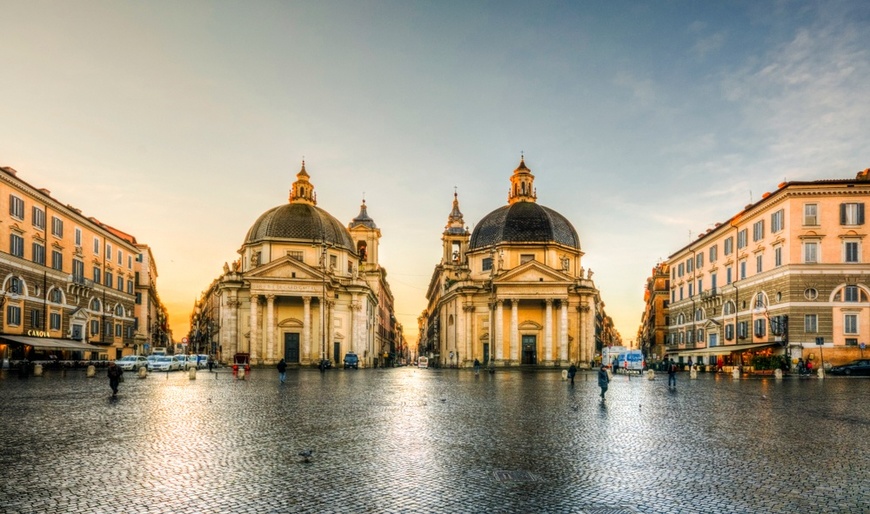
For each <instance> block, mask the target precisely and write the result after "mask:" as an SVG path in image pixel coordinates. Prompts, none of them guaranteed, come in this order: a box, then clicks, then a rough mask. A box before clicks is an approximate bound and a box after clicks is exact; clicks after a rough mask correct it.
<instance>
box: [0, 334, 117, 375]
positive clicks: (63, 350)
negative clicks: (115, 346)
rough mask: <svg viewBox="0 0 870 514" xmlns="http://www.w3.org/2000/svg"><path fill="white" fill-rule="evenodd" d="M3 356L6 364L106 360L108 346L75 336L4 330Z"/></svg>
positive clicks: (0, 341) (0, 349)
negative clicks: (8, 331)
mask: <svg viewBox="0 0 870 514" xmlns="http://www.w3.org/2000/svg"><path fill="white" fill-rule="evenodd" d="M0 356H2V358H3V367H4V368H5V367H9V366H12V367H15V366H16V365H18V363H20V362H23V361H27V362H31V363H32V362H48V363H56V364H58V365H61V364H62V363H65V362H66V363H75V362H80V361H97V360H106V359H107V358H108V354H107V353H106V348H101V347H99V346H94V345H91V344H88V343H85V342H83V341H76V340H74V339H53V338H50V337H35V336H22V335H12V334H0Z"/></svg>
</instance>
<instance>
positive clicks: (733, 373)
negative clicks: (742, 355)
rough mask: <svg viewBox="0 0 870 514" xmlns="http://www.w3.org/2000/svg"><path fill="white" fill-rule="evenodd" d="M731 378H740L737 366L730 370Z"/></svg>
mask: <svg viewBox="0 0 870 514" xmlns="http://www.w3.org/2000/svg"><path fill="white" fill-rule="evenodd" d="M731 378H740V368H739V367H738V366H734V367H733V368H731Z"/></svg>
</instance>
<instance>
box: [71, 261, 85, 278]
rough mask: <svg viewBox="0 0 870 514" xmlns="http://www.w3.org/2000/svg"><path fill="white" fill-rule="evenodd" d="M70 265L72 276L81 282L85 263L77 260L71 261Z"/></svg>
mask: <svg viewBox="0 0 870 514" xmlns="http://www.w3.org/2000/svg"><path fill="white" fill-rule="evenodd" d="M72 264H73V266H72V274H73V276H74V277H75V278H77V279H79V281H81V280H82V279H84V278H85V263H84V262H82V261H80V260H78V259H73V261H72Z"/></svg>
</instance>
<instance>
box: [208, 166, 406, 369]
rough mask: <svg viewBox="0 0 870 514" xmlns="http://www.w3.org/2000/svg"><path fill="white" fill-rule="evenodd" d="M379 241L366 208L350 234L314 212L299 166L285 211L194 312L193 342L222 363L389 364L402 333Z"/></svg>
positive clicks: (255, 231) (255, 232)
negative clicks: (355, 360)
mask: <svg viewBox="0 0 870 514" xmlns="http://www.w3.org/2000/svg"><path fill="white" fill-rule="evenodd" d="M380 238H381V232H380V229H378V227H377V225H376V224H375V222H374V220H373V219H372V218H371V217H369V215H368V212H367V209H366V204H365V200H363V203H362V205H361V207H360V212H359V215H358V216H357V217H356V218H354V219H353V220H352V221H351V222H350V223H349V224H348V225H347V227H345V226H344V225H343V224H342V223H341V222H339V221H338V220H337V219H336V218H335V217H333V216H332V215H331V214H329V213H328V212H326V211H325V210H323V209H321V208H320V207H317V196H316V194H315V191H314V185H313V184H312V183H311V181H310V176H309V175H308V172H307V171H306V169H305V162H304V161H303V163H302V169H301V170H300V171H299V173H298V174H297V175H296V181H295V182H294V183H293V185H292V188H291V190H290V195H289V202H288V203H285V204H283V205H279V206H277V207H274V208H272V209H269V210H267V211H266V212H264V213H263V214H262V215H261V216H260V217H259V218H257V220H256V221H255V222H254V224H253V225H251V228H250V229H249V230H248V233H247V235H246V236H245V240H244V243H243V244H242V247H241V249H239V251H238V253H239V256H240V257H239V259H238V260H237V261H235V262H233V264H232V265H229V264H224V272H223V274H222V275H221V276H220V277H219V278H218V279H216V280H215V282H214V283H213V284H212V286H211V287H210V288H209V289H208V291H207V292H206V293H204V294H203V297H202V299H201V300H200V301H199V302H197V305H196V307H195V314H194V315H193V319H192V326H193V327H194V331H193V333H192V335H193V340H194V342H197V341H198V340H201V339H203V337H204V338H205V339H206V340H208V341H209V342H210V346H211V349H212V351H213V352H214V353H218V354H219V358H220V359H221V360H222V361H224V362H232V361H233V358H234V356H235V355H237V354H241V355H242V356H243V357H247V358H248V359H249V360H250V362H251V363H252V364H265V365H271V364H274V363H277V362H278V361H279V360H280V359H284V360H285V361H286V362H287V363H288V364H290V365H293V364H298V365H309V364H317V363H319V362H320V361H321V359H327V360H329V361H330V362H333V363H336V364H338V363H340V362H341V361H342V359H343V357H344V355H345V354H347V353H348V352H353V353H356V354H357V355H358V357H359V362H360V366H363V367H365V366H377V365H383V364H385V362H384V361H383V358H384V356H385V355H386V356H389V355H390V354H391V353H393V352H395V346H396V344H397V343H399V342H400V339H401V336H400V334H401V327H400V326H399V325H397V324H396V321H395V316H394V315H393V296H392V293H391V292H390V289H389V286H388V284H387V282H386V271H385V270H384V269H383V268H381V267H380V266H379V265H378V244H379V241H380ZM215 346H217V348H215Z"/></svg>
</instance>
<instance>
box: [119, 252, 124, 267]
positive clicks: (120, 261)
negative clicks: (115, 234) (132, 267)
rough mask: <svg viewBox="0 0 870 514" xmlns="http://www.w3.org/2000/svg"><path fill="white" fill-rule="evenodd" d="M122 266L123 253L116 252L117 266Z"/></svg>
mask: <svg viewBox="0 0 870 514" xmlns="http://www.w3.org/2000/svg"><path fill="white" fill-rule="evenodd" d="M123 265H124V253H123V252H121V250H118V266H123Z"/></svg>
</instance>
